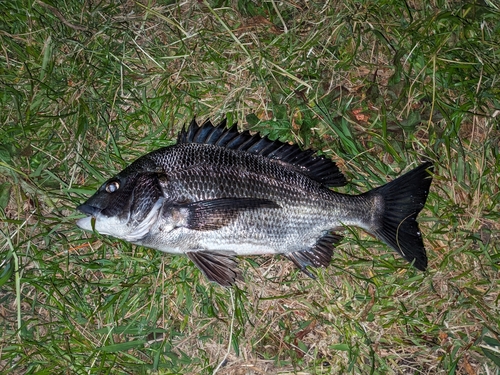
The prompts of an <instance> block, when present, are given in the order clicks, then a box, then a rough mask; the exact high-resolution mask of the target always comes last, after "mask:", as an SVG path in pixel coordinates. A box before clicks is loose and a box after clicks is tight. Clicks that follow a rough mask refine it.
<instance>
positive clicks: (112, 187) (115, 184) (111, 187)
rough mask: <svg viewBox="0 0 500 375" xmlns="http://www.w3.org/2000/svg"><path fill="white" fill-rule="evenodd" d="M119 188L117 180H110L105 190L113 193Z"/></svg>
mask: <svg viewBox="0 0 500 375" xmlns="http://www.w3.org/2000/svg"><path fill="white" fill-rule="evenodd" d="M119 188H120V183H119V182H118V181H111V182H108V184H107V185H106V191H107V192H108V193H114V192H115V191H117V190H118V189H119Z"/></svg>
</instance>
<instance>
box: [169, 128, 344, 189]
mask: <svg viewBox="0 0 500 375" xmlns="http://www.w3.org/2000/svg"><path fill="white" fill-rule="evenodd" d="M226 125H227V121H226V119H224V120H222V121H221V122H220V123H219V124H218V125H217V126H214V125H213V124H212V123H211V122H210V120H207V121H205V122H204V123H203V124H202V125H201V126H199V125H198V123H197V122H196V120H195V119H193V120H192V121H191V123H190V124H189V127H188V128H187V129H186V128H183V129H182V131H181V132H180V133H179V136H178V138H177V143H178V144H184V143H201V144H210V145H216V146H220V147H224V148H228V149H231V150H238V151H244V152H248V153H251V154H255V155H261V156H264V157H266V158H269V159H270V160H272V161H276V162H278V163H280V164H284V165H287V166H288V167H290V168H292V169H295V170H296V171H297V172H299V173H302V174H303V175H306V176H307V177H309V178H311V179H312V180H314V181H317V182H319V183H321V184H323V185H325V186H328V187H334V186H344V185H345V184H346V183H347V181H346V179H345V177H344V175H343V174H342V172H340V170H339V168H338V167H337V165H336V164H335V162H333V161H332V160H330V159H328V158H325V157H324V156H317V155H315V153H316V152H315V151H314V150H311V149H308V150H301V149H300V147H299V146H297V145H296V144H292V145H290V144H288V143H284V142H281V141H278V140H275V141H273V140H271V139H269V138H268V137H267V136H265V137H262V136H261V135H260V134H258V133H257V134H254V135H252V134H250V132H249V131H248V130H246V131H243V132H241V133H240V132H238V128H237V127H236V124H233V126H231V127H229V128H226Z"/></svg>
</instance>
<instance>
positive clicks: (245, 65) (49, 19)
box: [0, 0, 500, 375]
mask: <svg viewBox="0 0 500 375" xmlns="http://www.w3.org/2000/svg"><path fill="white" fill-rule="evenodd" d="M0 40H1V50H0V373H5V374H63V373H64V374H212V373H217V374H227V375H230V374H235V375H236V374H238V375H243V374H465V375H473V374H477V375H479V374H488V375H493V374H500V296H499V293H500V273H499V271H500V212H499V211H500V203H499V202H500V193H499V185H500V125H499V124H500V121H499V118H500V69H499V67H500V7H499V5H498V3H497V2H495V1H492V0H482V1H479V0H477V1H471V2H467V1H451V0H436V1H433V2H427V1H422V2H418V1H403V2H401V1H395V0H385V1H378V2H377V1H365V0H345V1H343V2H332V1H326V2H324V1H300V0H299V1H274V0H270V1H258V0H256V1H240V0H238V1H236V0H233V1H226V0H218V1H201V0H200V1H185V2H179V3H176V2H174V1H169V0H164V1H160V0H158V1H155V0H150V1H145V0H137V1H133V0H121V1H109V0H103V1H85V2H83V1H77V0H66V1H56V0H52V1H49V0H35V1H30V0H11V1H3V2H1V9H0ZM195 116H196V118H197V119H198V120H200V121H203V120H205V119H212V120H213V121H217V120H220V119H222V118H224V117H227V118H228V121H229V122H230V123H234V122H238V126H239V128H240V129H242V130H250V131H252V132H260V133H262V134H265V135H269V136H270V137H271V138H273V139H275V138H276V139H280V140H282V141H287V142H294V143H298V144H299V145H300V146H301V147H303V148H314V149H316V150H318V151H319V152H320V153H321V154H324V155H326V156H327V157H329V158H332V159H333V160H334V161H336V162H337V163H338V165H339V166H340V168H341V170H342V171H343V172H344V174H345V175H346V177H347V179H348V180H349V181H350V183H349V184H348V185H347V186H346V187H343V188H339V189H337V190H338V191H340V192H343V193H349V194H357V193H361V192H365V191H367V190H369V189H371V188H373V187H376V186H379V185H381V184H383V183H385V182H387V181H390V180H392V179H394V178H396V177H397V176H398V175H400V174H401V173H403V172H406V171H408V170H410V169H411V168H413V167H415V166H417V165H418V164H419V163H420V162H421V161H423V160H430V161H432V162H433V164H434V180H433V185H432V186H431V191H430V194H429V197H428V200H427V204H426V207H425V208H424V209H423V211H422V212H421V214H420V216H419V221H420V228H421V230H422V234H423V237H424V242H425V245H426V248H427V252H428V257H429V268H428V270H427V271H426V272H421V271H418V270H416V269H415V268H413V267H411V266H410V265H409V264H407V263H406V262H405V261H404V260H403V259H401V258H400V257H399V256H398V255H397V254H395V253H393V252H392V251H391V250H390V249H389V248H388V247H387V246H385V245H384V244H382V243H381V242H379V241H377V240H376V239H374V238H372V237H370V236H368V235H367V234H365V233H364V232H363V231H361V230H358V229H355V228H350V229H346V230H345V231H344V232H343V235H344V236H345V238H344V240H343V241H342V242H341V243H340V244H339V246H338V247H337V248H336V251H335V254H334V257H333V260H332V264H331V265H330V266H329V267H328V268H326V269H319V270H318V271H317V279H316V280H312V279H309V278H308V277H307V276H305V275H304V274H303V273H301V272H299V271H298V270H296V269H295V268H294V265H293V264H292V263H291V262H290V261H288V260H287V259H284V258H282V257H272V256H260V257H246V258H242V259H241V260H240V267H241V268H242V270H243V276H244V282H241V283H238V285H237V286H235V287H233V288H223V287H220V286H217V285H215V284H213V283H210V282H208V281H207V280H206V279H205V278H204V276H203V275H202V274H201V273H200V272H199V271H198V270H197V269H196V267H195V266H194V265H193V264H192V263H191V262H190V261H189V260H188V259H187V258H185V257H181V256H174V255H169V254H162V253H160V252H156V251H154V250H151V249H147V248H142V247H137V246H133V245H131V244H128V243H126V242H123V241H119V240H116V239H114V238H111V237H106V236H100V235H98V234H96V233H91V232H84V231H82V230H80V229H79V228H78V227H76V225H75V221H76V220H77V219H78V218H80V217H82V215H81V214H80V213H78V212H76V210H75V208H76V206H77V205H79V204H81V203H83V202H84V201H85V199H86V198H88V197H89V196H90V195H91V194H93V193H94V192H95V190H96V189H97V188H98V187H99V186H100V185H101V184H102V183H103V182H104V181H105V180H107V179H108V178H109V177H111V176H112V175H114V174H115V173H117V172H119V171H120V170H122V169H123V168H124V167H125V166H127V165H128V164H129V163H130V162H131V161H133V160H134V159H135V158H137V157H139V156H141V155H143V154H145V153H146V152H149V151H152V150H155V149H157V148H159V147H162V146H166V145H171V144H173V143H175V139H176V134H177V133H178V131H179V130H180V129H181V128H182V126H183V125H184V124H186V123H188V122H189V121H190V120H191V119H192V118H193V117H195Z"/></svg>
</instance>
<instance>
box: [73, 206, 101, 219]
mask: <svg viewBox="0 0 500 375" xmlns="http://www.w3.org/2000/svg"><path fill="white" fill-rule="evenodd" d="M76 209H77V210H78V211H80V212H83V213H84V214H87V215H90V216H93V217H96V216H97V214H99V212H101V210H100V209H99V208H97V207H95V206H91V205H90V204H86V203H84V204H81V205H79V206H78V207H77V208H76Z"/></svg>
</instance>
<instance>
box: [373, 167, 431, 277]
mask: <svg viewBox="0 0 500 375" xmlns="http://www.w3.org/2000/svg"><path fill="white" fill-rule="evenodd" d="M432 169H433V167H432V164H431V163H430V162H426V163H423V164H422V165H420V166H418V167H417V168H415V169H413V170H412V171H410V172H408V173H406V174H404V175H403V176H401V177H398V178H397V179H395V180H394V181H391V182H389V183H388V184H386V185H383V186H380V187H378V188H376V189H373V190H371V191H369V192H367V193H366V195H367V196H369V197H374V199H380V198H381V199H380V204H378V206H379V209H380V212H379V213H378V215H377V217H378V222H377V223H375V225H374V226H373V227H372V228H371V230H370V232H372V233H373V234H374V235H376V236H377V237H378V238H379V239H381V240H383V241H384V242H385V243H387V244H388V245H389V246H391V247H392V248H393V249H394V250H396V251H397V252H398V253H399V254H401V255H402V256H403V257H404V258H405V259H406V260H408V261H409V262H413V265H414V266H415V267H416V268H418V269H419V270H422V271H425V269H426V268H427V255H426V252H425V248H424V244H423V241H422V235H421V233H420V229H419V227H418V223H417V221H416V219H417V215H418V213H419V212H420V211H421V210H422V208H423V207H424V205H425V201H426V200H427V194H428V193H429V187H430V185H431V182H432V176H431V175H430V173H429V171H430V172H432ZM375 197H377V198H375Z"/></svg>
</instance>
